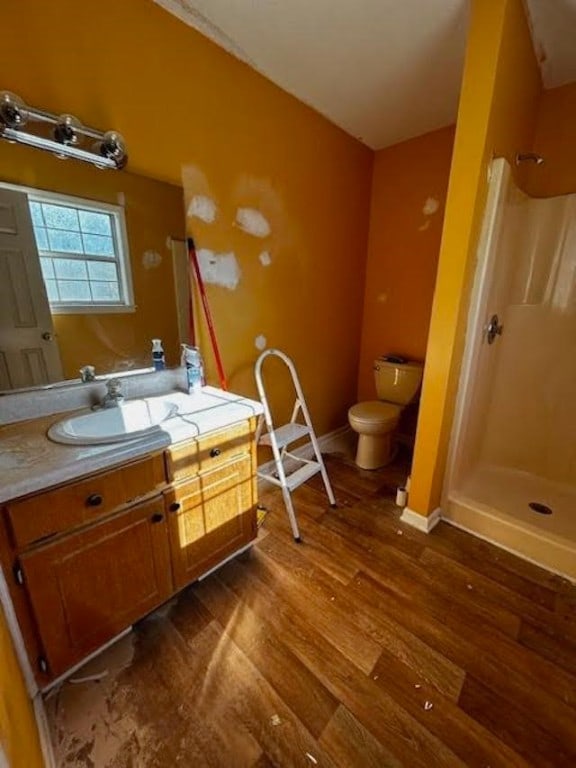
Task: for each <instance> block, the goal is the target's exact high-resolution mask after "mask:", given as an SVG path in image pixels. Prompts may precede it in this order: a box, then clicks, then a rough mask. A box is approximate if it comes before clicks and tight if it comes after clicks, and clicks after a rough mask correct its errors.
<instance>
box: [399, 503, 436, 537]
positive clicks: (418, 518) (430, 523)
mask: <svg viewBox="0 0 576 768" xmlns="http://www.w3.org/2000/svg"><path fill="white" fill-rule="evenodd" d="M441 519H442V511H441V509H440V507H437V508H436V509H435V510H434V512H432V513H431V514H430V515H428V517H424V515H420V514H419V513H418V512H414V511H413V510H411V509H410V508H409V507H404V511H403V512H402V515H401V516H400V520H401V521H402V522H403V523H407V524H408V525H411V526H412V527H413V528H417V529H418V530H419V531H423V533H430V531H431V530H432V529H433V528H435V527H436V526H437V525H438V523H439V522H440V520H441Z"/></svg>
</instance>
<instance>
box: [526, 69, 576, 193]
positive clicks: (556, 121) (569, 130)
mask: <svg viewBox="0 0 576 768" xmlns="http://www.w3.org/2000/svg"><path fill="white" fill-rule="evenodd" d="M575 126H576V83H570V84H569V85H564V86H562V87H560V88H553V89H551V90H549V91H544V92H543V93H542V98H541V99H540V104H539V108H538V120H537V123H536V134H535V137H534V145H533V149H534V152H536V153H537V154H539V155H542V157H543V158H544V162H543V163H542V164H541V165H537V166H536V165H528V164H527V165H526V166H525V168H526V185H525V186H526V190H527V192H529V193H530V194H531V195H535V196H536V197H551V196H554V195H566V194H569V193H571V192H576V140H575V130H574V127H575Z"/></svg>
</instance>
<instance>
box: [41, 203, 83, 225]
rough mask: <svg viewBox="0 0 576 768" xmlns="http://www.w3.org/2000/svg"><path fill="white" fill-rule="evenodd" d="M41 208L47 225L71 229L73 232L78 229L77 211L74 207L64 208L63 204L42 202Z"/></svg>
mask: <svg viewBox="0 0 576 768" xmlns="http://www.w3.org/2000/svg"><path fill="white" fill-rule="evenodd" d="M42 210H43V211H44V219H45V221H46V226H47V227H56V228H57V229H72V230H74V231H75V232H79V231H80V226H79V224H78V212H77V210H76V209H75V208H66V207H64V206H63V205H50V204H49V203H42Z"/></svg>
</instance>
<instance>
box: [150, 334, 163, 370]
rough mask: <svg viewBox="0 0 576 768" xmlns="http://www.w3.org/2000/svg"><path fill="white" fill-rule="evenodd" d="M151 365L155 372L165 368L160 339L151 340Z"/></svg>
mask: <svg viewBox="0 0 576 768" xmlns="http://www.w3.org/2000/svg"><path fill="white" fill-rule="evenodd" d="M152 365H153V366H154V370H155V371H163V370H164V368H166V359H165V357H164V349H163V347H162V339H152Z"/></svg>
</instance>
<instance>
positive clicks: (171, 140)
mask: <svg viewBox="0 0 576 768" xmlns="http://www.w3.org/2000/svg"><path fill="white" fill-rule="evenodd" d="M0 21H1V22H2V28H3V30H5V35H4V42H3V45H2V46H1V48H0V65H1V66H0V68H1V71H2V73H3V84H4V86H5V87H7V88H9V89H11V90H13V91H15V92H16V93H18V94H19V95H21V96H22V98H24V99H25V100H27V101H29V102H30V103H31V104H33V105H35V106H38V107H43V108H45V109H48V110H50V111H53V112H56V113H59V112H72V113H73V114H76V115H77V116H78V117H79V118H80V119H81V120H82V121H84V122H85V123H87V124H90V125H93V126H95V127H101V128H108V127H113V128H115V129H116V130H119V131H120V132H122V133H123V134H124V136H125V138H126V141H127V145H128V149H129V153H130V163H129V168H130V169H131V170H133V171H136V172H140V173H143V174H146V175H150V176H153V177H155V178H159V179H164V180H166V181H169V182H171V183H173V184H183V185H184V188H185V193H186V199H187V201H189V200H190V198H191V196H192V195H196V194H200V193H202V194H208V195H209V196H210V197H211V198H212V199H213V200H214V201H216V203H217V205H218V209H219V215H218V218H217V220H216V221H215V222H214V224H213V225H200V224H199V223H198V222H197V220H194V219H190V220H189V221H188V228H189V232H190V233H191V234H193V235H194V236H195V238H196V240H197V245H198V247H202V248H207V249H211V250H213V251H216V252H217V253H227V252H234V254H235V256H236V258H237V261H238V264H239V267H240V271H241V280H240V284H239V286H238V288H237V289H236V290H233V291H232V290H228V289H227V288H221V287H219V286H209V289H208V295H209V300H210V303H211V307H212V311H213V315H214V319H215V324H216V330H217V333H218V336H219V340H220V344H221V351H222V357H223V359H224V363H225V367H226V370H227V373H228V378H229V383H230V386H231V388H232V389H234V390H236V391H239V392H241V393H243V394H254V393H255V386H254V383H253V373H252V370H253V364H254V361H255V359H256V357H257V355H258V354H259V353H258V350H257V349H256V347H255V339H256V338H257V337H258V336H260V335H263V336H265V338H266V340H267V343H268V345H272V346H277V347H280V348H282V349H284V350H285V351H286V352H287V353H288V354H290V355H292V356H293V357H294V359H295V362H296V364H297V366H298V369H299V372H300V375H301V379H302V383H303V386H304V390H305V392H306V395H307V399H308V401H309V402H308V404H309V406H310V409H311V412H312V417H313V419H314V420H315V424H316V428H317V430H318V431H319V432H320V433H323V432H327V431H328V430H330V429H333V428H335V427H337V426H340V425H341V424H342V423H344V422H345V418H346V408H347V406H348V405H349V403H350V402H351V401H352V400H353V399H354V397H355V395H356V377H357V370H358V339H359V336H360V326H361V311H362V294H363V288H364V263H365V254H366V241H367V229H368V215H369V199H370V197H369V196H370V179H371V167H372V157H373V153H372V152H371V151H370V150H369V149H367V148H366V147H364V146H362V145H361V144H360V143H359V142H357V141H356V140H355V139H353V138H351V137H349V136H348V135H346V134H345V133H344V132H343V131H341V130H339V129H338V128H336V127H334V126H333V125H331V124H330V123H329V122H328V121H326V120H325V119H324V118H322V117H320V116H319V115H318V114H316V113H315V112H313V111H312V110H311V109H309V108H308V107H306V106H304V105H303V104H301V103H300V102H298V101H297V100H296V99H294V98H293V97H291V96H289V95H288V94H286V93H285V92H284V91H282V90H281V89H280V88H278V87H276V86H275V85H273V84H272V83H270V82H269V81H268V80H266V79H265V78H264V77H262V76H261V75H260V74H258V73H257V72H255V71H253V70H251V69H250V68H249V67H247V66H245V65H244V64H242V63H240V62H239V61H238V60H236V59H234V58H233V57H232V56H230V55H228V54H227V53H225V52H224V51H223V50H221V49H220V48H218V47H217V46H216V45H214V44H213V43H211V42H210V41H208V40H207V39H206V38H204V37H202V36H201V35H199V34H198V33H196V32H195V31H194V30H192V29H191V28H190V27H187V26H186V25H185V24H183V23H182V22H181V21H179V20H178V19H176V18H174V17H173V16H171V15H169V14H168V13H167V12H166V11H164V10H163V9H161V8H159V7H158V6H156V5H155V4H154V3H153V2H152V0H122V2H116V1H115V0H102V2H100V3H99V4H98V6H97V9H95V7H94V6H93V5H90V4H88V5H87V4H84V3H78V2H77V0H59V2H58V12H57V13H56V12H55V11H54V8H53V7H51V6H50V4H47V3H45V2H44V0H7V2H4V3H2V9H1V10H0ZM22 41H26V44H25V47H23V45H22ZM31 52H33V53H31ZM239 206H242V207H256V208H258V209H259V210H261V211H262V212H263V214H264V215H265V216H266V218H267V219H268V221H269V222H270V224H271V229H272V231H271V234H270V236H269V237H266V238H263V239H261V240H260V239H257V238H254V237H252V236H249V235H247V234H245V233H243V232H241V231H240V229H239V228H238V227H236V226H234V219H235V212H236V209H237V208H238V207H239ZM264 250H265V251H268V252H269V254H270V258H271V264H270V265H269V266H263V265H262V264H261V263H260V260H259V254H260V253H261V252H262V251H264ZM159 309H160V311H163V310H162V308H161V307H160V308H159ZM202 338H203V346H204V352H205V357H206V359H207V361H208V363H209V365H208V378H209V380H210V381H211V382H215V381H216V377H215V372H214V366H213V364H212V359H211V354H210V349H209V346H208V344H207V341H206V337H205V336H203V337H202ZM319 360H321V362H322V365H321V368H320V367H319V365H318V362H319ZM271 394H272V400H273V402H275V403H284V404H285V410H284V415H285V414H286V411H287V409H288V407H289V406H288V403H287V402H285V401H286V400H287V397H286V393H285V391H284V390H283V388H282V387H281V386H279V385H276V384H274V385H273V386H272V393H271Z"/></svg>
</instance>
